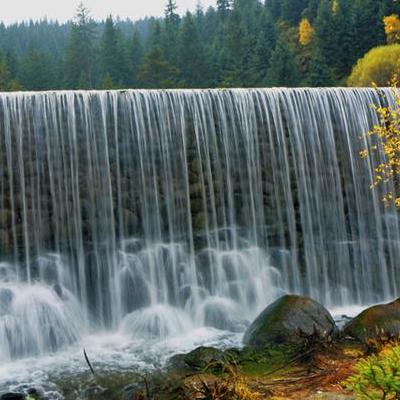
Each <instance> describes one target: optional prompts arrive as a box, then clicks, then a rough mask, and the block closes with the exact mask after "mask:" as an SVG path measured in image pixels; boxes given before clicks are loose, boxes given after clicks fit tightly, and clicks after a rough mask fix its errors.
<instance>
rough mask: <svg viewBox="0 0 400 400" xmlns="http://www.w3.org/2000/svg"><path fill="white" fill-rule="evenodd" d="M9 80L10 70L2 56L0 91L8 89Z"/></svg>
mask: <svg viewBox="0 0 400 400" xmlns="http://www.w3.org/2000/svg"><path fill="white" fill-rule="evenodd" d="M10 81H11V74H10V70H9V69H8V65H7V63H6V62H5V60H4V58H2V57H0V92H6V91H8V90H9V87H10Z"/></svg>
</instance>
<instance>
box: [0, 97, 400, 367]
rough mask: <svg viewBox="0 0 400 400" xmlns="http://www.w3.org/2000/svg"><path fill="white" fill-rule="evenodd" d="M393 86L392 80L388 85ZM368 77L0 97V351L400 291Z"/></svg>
mask: <svg viewBox="0 0 400 400" xmlns="http://www.w3.org/2000/svg"><path fill="white" fill-rule="evenodd" d="M386 94H387V96H389V97H390V93H389V91H387V92H386ZM381 101H382V99H381V98H380V97H379V96H378V94H377V93H376V92H375V91H374V90H370V89H257V90H256V89H254V90H199V91H186V90H177V91H112V92H94V91H93V92H91V91H89V92H83V91H82V92H49V93H15V94H14V93H13V94H1V95H0V179H1V180H0V254H1V258H0V261H1V263H0V361H4V360H12V359H15V358H20V357H25V356H31V355H37V354H43V353H46V352H49V351H55V350H58V349H60V348H62V347H64V346H66V345H68V344H71V343H73V342H74V341H76V340H78V339H79V338H80V337H81V335H83V334H85V333H88V332H94V331H98V330H114V331H115V330H117V329H119V330H120V331H122V332H124V333H125V334H129V335H132V336H133V337H140V338H154V337H158V338H160V337H161V338H163V337H167V336H171V335H172V336H174V335H177V334H179V333H181V332H184V331H189V330H190V329H193V328H194V327H199V326H213V327H215V328H218V329H222V330H228V331H229V330H230V331H241V330H243V327H244V326H245V324H246V322H247V321H249V320H251V319H252V318H254V317H255V316H256V315H257V313H258V312H259V311H260V310H261V309H262V308H263V307H264V306H266V305H267V304H268V303H269V302H271V301H272V300H274V299H275V298H276V297H277V296H279V294H280V293H282V292H285V291H287V292H297V293H304V294H307V295H310V296H312V297H314V298H316V299H318V300H320V301H322V302H324V303H325V304H326V305H328V306H332V305H341V304H352V303H358V304H362V303H367V302H374V301H378V300H384V299H386V298H391V297H394V296H399V294H400V268H399V266H398V260H399V259H400V230H399V218H398V215H397V214H396V213H395V211H394V210H393V209H391V208H386V209H385V208H384V207H383V206H382V204H381V201H380V198H379V195H378V194H377V192H375V191H371V190H370V189H369V186H370V183H371V180H372V176H371V165H368V164H367V163H366V162H365V161H364V160H361V159H360V158H359V156H358V153H359V150H361V149H362V148H363V147H364V146H365V145H366V143H365V140H366V139H365V138H363V137H362V133H363V132H366V131H368V129H369V128H370V127H371V126H372V125H373V124H374V123H376V122H377V120H376V116H375V115H374V111H373V110H372V109H371V107H370V105H371V104H372V103H375V104H378V103H379V102H381Z"/></svg>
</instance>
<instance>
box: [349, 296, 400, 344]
mask: <svg viewBox="0 0 400 400" xmlns="http://www.w3.org/2000/svg"><path fill="white" fill-rule="evenodd" d="M343 332H344V334H345V335H347V336H350V337H352V338H354V339H357V340H360V341H361V342H367V341H369V340H373V339H379V338H382V337H390V338H392V337H393V338H400V298H399V299H397V300H395V301H393V302H391V303H388V304H379V305H376V306H373V307H370V308H367V309H366V310H364V311H363V312H362V313H360V314H359V315H357V316H356V317H355V318H353V319H352V320H351V321H349V322H348V323H347V324H346V325H345V326H344V328H343Z"/></svg>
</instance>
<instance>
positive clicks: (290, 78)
mask: <svg viewBox="0 0 400 400" xmlns="http://www.w3.org/2000/svg"><path fill="white" fill-rule="evenodd" d="M267 83H268V84H269V85H270V86H287V87H296V86H298V85H299V83H300V73H299V67H298V65H297V63H296V59H295V55H294V53H293V51H292V50H291V49H290V48H289V47H288V45H287V43H286V41H285V40H284V39H282V38H281V37H279V38H278V39H277V41H276V46H275V49H274V51H273V52H272V56H271V62H270V67H269V69H268V72H267Z"/></svg>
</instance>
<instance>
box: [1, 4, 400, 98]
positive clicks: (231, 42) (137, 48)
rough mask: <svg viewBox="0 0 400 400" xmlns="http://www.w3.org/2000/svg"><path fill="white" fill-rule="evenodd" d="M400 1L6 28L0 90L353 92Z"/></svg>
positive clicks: (80, 17) (227, 7)
mask: <svg viewBox="0 0 400 400" xmlns="http://www.w3.org/2000/svg"><path fill="white" fill-rule="evenodd" d="M399 13H400V3H399V2H397V1H394V0H265V2H264V3H262V2H260V1H259V0H217V1H216V5H215V7H210V8H208V9H206V10H205V9H203V8H202V7H201V6H198V7H197V8H196V10H194V11H193V12H187V13H186V14H185V15H184V16H180V15H179V14H178V12H177V4H176V2H175V1H174V0H168V1H167V3H166V6H165V13H164V18H147V19H143V20H139V21H136V22H132V21H131V20H123V21H122V20H119V19H115V18H113V17H112V16H109V17H108V18H107V19H106V20H105V21H101V22H96V21H94V20H93V19H92V18H91V16H90V10H88V9H87V8H85V6H84V5H80V6H79V7H78V10H77V12H76V15H75V17H74V19H73V20H72V21H70V22H68V23H64V24H60V23H58V22H51V21H47V20H43V21H39V22H32V21H31V22H29V23H20V24H14V25H10V26H5V25H4V24H0V90H2V91H13V90H52V89H116V88H128V87H129V88H181V87H187V88H205V87H211V88H213V87H261V86H290V87H296V86H337V85H344V84H345V82H346V79H347V77H348V76H349V75H350V73H351V70H352V67H353V65H354V64H355V63H356V62H357V60H358V59H359V58H361V57H362V56H363V55H364V54H365V53H366V52H368V51H369V50H370V49H372V48H374V47H376V46H380V45H384V44H385V43H386V40H387V37H386V35H385V27H384V23H383V21H384V18H385V16H390V15H394V14H399Z"/></svg>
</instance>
